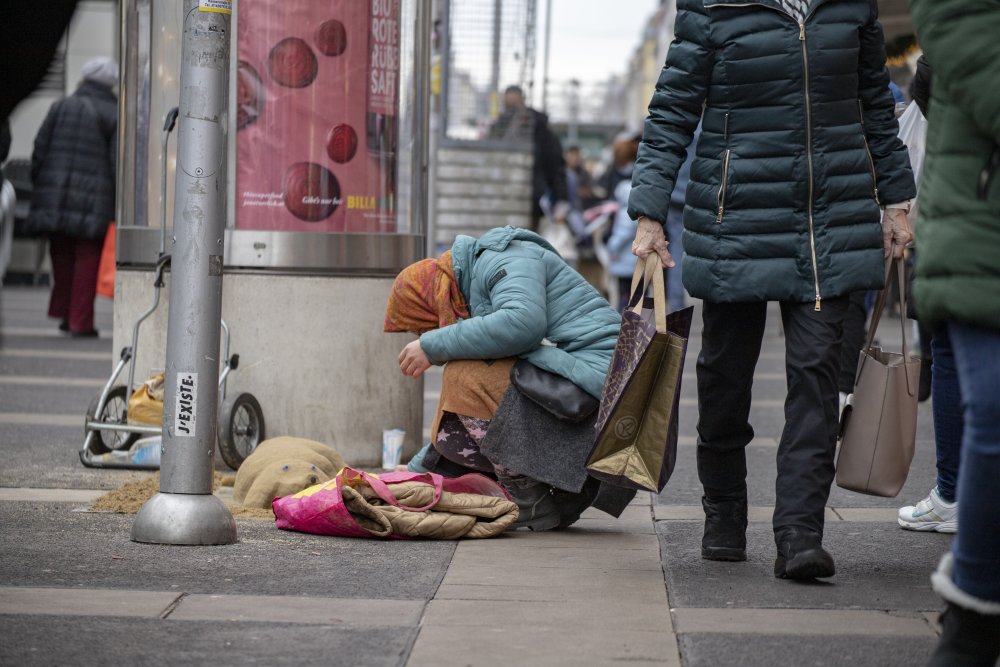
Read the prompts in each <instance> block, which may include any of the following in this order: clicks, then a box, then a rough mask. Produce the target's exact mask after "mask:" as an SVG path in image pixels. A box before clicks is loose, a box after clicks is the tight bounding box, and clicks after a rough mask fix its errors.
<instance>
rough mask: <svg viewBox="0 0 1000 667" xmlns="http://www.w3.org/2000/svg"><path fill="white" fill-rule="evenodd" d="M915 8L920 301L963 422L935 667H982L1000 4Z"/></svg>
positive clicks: (991, 576) (989, 554)
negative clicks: (921, 55) (948, 352)
mask: <svg viewBox="0 0 1000 667" xmlns="http://www.w3.org/2000/svg"><path fill="white" fill-rule="evenodd" d="M910 7H911V9H912V12H913V19H914V22H915V23H916V27H917V32H918V33H919V35H920V45H921V47H922V48H923V50H924V52H925V53H926V54H927V60H928V61H929V62H930V63H931V65H932V66H933V67H934V76H933V80H932V83H931V102H930V108H929V116H928V119H927V120H928V128H927V157H926V159H925V162H924V171H923V180H922V183H921V194H920V198H921V202H920V215H919V219H918V221H917V225H918V227H917V231H918V233H919V235H920V252H919V254H918V255H917V277H916V279H915V282H914V296H915V298H916V305H917V312H918V314H919V316H920V318H921V319H922V320H924V321H925V322H926V323H927V324H929V325H931V326H932V327H935V328H937V327H942V328H943V329H944V330H946V331H947V335H948V338H949V339H950V343H951V349H952V351H953V352H954V356H955V366H956V368H957V370H958V382H959V385H960V387H961V400H962V411H963V417H964V419H963V421H964V429H963V432H962V450H961V457H962V464H961V466H960V467H959V471H958V495H957V500H958V534H957V535H956V537H955V540H954V542H953V543H952V547H951V552H950V553H948V554H947V555H946V556H945V557H944V558H943V559H942V560H941V565H940V566H939V567H938V570H937V572H936V573H935V574H934V575H933V576H932V577H931V582H932V585H933V587H934V590H935V591H937V593H938V594H939V595H941V597H943V598H944V599H945V601H946V602H947V609H946V610H945V612H944V615H943V617H942V625H943V630H942V633H941V639H940V642H939V644H938V648H937V651H936V652H935V654H934V656H933V658H932V659H931V665H934V666H940V667H943V666H945V665H948V666H949V667H950V666H953V665H963V666H965V665H984V666H985V665H993V664H995V663H996V661H997V658H998V657H1000V513H998V512H997V507H998V506H1000V484H998V483H997V481H998V480H1000V41H997V38H996V37H997V35H1000V0H953V1H952V2H941V1H940V0H911V2H910ZM935 354H936V352H935ZM935 359H936V357H935ZM935 373H936V371H935Z"/></svg>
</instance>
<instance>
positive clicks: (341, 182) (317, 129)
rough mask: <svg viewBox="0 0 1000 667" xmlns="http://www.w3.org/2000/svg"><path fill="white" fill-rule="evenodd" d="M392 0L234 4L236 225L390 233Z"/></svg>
mask: <svg viewBox="0 0 1000 667" xmlns="http://www.w3.org/2000/svg"><path fill="white" fill-rule="evenodd" d="M399 31H400V26H399V0H326V1H324V2H315V0H251V1H250V2H245V3H241V4H240V15H239V62H238V65H237V68H238V71H237V102H236V103H237V122H236V125H237V128H236V129H237V132H236V188H237V195H236V227H237V228H239V229H256V230H281V231H310V232H364V233H377V232H390V233H391V232H395V231H396V202H395V190H396V138H397V129H398V109H399V58H400V48H399Z"/></svg>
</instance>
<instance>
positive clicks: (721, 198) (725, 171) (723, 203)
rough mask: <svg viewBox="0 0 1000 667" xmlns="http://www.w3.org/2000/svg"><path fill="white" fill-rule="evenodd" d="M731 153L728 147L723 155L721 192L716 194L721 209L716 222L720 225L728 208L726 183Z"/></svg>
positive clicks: (716, 216)
mask: <svg viewBox="0 0 1000 667" xmlns="http://www.w3.org/2000/svg"><path fill="white" fill-rule="evenodd" d="M729 154H730V150H729V149H728V148H727V149H726V152H725V154H724V155H723V156H722V183H721V184H720V185H719V193H718V194H717V195H716V202H717V203H718V205H719V210H718V212H717V213H716V214H715V222H716V223H717V224H720V225H721V224H722V214H723V213H724V212H725V209H726V184H727V183H728V182H729Z"/></svg>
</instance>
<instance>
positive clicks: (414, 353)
mask: <svg viewBox="0 0 1000 667" xmlns="http://www.w3.org/2000/svg"><path fill="white" fill-rule="evenodd" d="M430 367H431V362H430V361H429V360H428V359H427V355H426V354H424V350H423V348H422V347H420V340H415V341H413V342H412V343H408V344H407V345H406V347H404V348H403V351H402V352H400V353H399V370H401V371H402V372H403V375H407V376H409V377H412V378H418V377H420V376H421V375H423V374H424V371H426V370H427V369H428V368H430Z"/></svg>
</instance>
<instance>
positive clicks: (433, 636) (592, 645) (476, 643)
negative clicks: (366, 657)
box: [407, 608, 681, 667]
mask: <svg viewBox="0 0 1000 667" xmlns="http://www.w3.org/2000/svg"><path fill="white" fill-rule="evenodd" d="M593 613H594V615H595V616H599V615H600V613H601V612H600V610H599V609H598V608H595V609H594V610H593ZM615 663H624V664H629V665H650V666H651V665H661V666H663V667H674V666H678V665H680V664H681V663H680V661H679V658H678V656H677V645H676V643H675V640H674V637H673V635H671V634H670V633H668V632H662V631H653V632H636V631H632V630H617V631H614V632H570V631H567V630H565V629H563V630H556V629H554V628H553V627H552V626H548V625H546V626H543V627H536V628H518V629H517V631H516V632H501V631H495V632H488V631H484V632H477V633H464V634H457V633H455V631H454V630H453V629H450V628H447V627H443V626H436V627H424V628H422V629H421V631H420V635H419V636H418V637H417V641H416V644H415V645H414V647H413V652H412V653H411V654H410V659H409V661H408V662H407V665H408V667H441V666H442V665H455V664H462V665H476V667H510V665H511V664H526V665H527V664H533V665H546V667H549V666H551V667H580V665H608V664H615Z"/></svg>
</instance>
